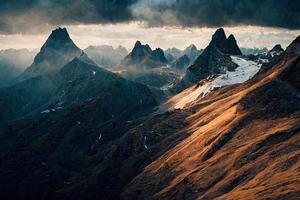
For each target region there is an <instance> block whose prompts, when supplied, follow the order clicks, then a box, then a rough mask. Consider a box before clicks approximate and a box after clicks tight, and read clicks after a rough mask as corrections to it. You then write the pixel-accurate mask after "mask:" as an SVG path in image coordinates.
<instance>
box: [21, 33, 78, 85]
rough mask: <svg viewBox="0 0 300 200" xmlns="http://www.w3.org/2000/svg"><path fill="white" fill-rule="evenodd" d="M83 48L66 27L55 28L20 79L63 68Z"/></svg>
mask: <svg viewBox="0 0 300 200" xmlns="http://www.w3.org/2000/svg"><path fill="white" fill-rule="evenodd" d="M81 52H82V50H81V49H79V48H78V47H77V46H76V45H75V44H74V42H73V41H72V40H71V38H70V36H69V34H68V32H67V30H66V28H58V29H56V30H53V31H52V33H51V34H50V36H49V37H48V39H47V41H46V42H45V44H44V45H43V46H42V48H41V49H40V52H39V53H38V54H37V55H36V56H35V58H34V61H33V63H32V64H31V65H30V66H29V67H28V68H27V69H26V70H25V71H24V72H23V73H22V74H21V75H20V77H18V81H22V80H26V79H28V78H32V77H36V76H39V75H43V74H47V73H49V72H53V71H55V70H58V69H60V68H62V67H63V66H64V65H65V64H67V63H68V62H69V61H71V60H72V59H73V58H75V57H78V56H80V54H81Z"/></svg>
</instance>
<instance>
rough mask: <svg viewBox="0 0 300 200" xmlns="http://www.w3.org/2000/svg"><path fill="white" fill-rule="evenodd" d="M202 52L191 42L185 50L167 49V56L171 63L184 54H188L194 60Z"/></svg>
mask: <svg viewBox="0 0 300 200" xmlns="http://www.w3.org/2000/svg"><path fill="white" fill-rule="evenodd" d="M201 53H202V50H198V49H197V47H196V46H195V45H194V44H191V45H190V46H188V47H186V48H185V49H184V50H180V49H177V48H169V49H167V50H166V51H165V56H166V58H167V60H168V62H169V63H173V62H174V61H175V60H178V59H179V58H180V57H182V56H184V55H186V56H187V57H188V58H189V59H190V60H191V61H194V60H195V59H196V58H197V57H198V56H199V55H200V54H201Z"/></svg>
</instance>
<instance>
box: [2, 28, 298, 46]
mask: <svg viewBox="0 0 300 200" xmlns="http://www.w3.org/2000/svg"><path fill="white" fill-rule="evenodd" d="M57 27H59V26H57ZM57 27H53V28H52V29H55V28H57ZM60 27H66V28H67V30H68V32H69V34H70V37H71V38H72V39H73V41H74V42H75V43H76V44H77V45H78V46H79V47H80V48H81V49H85V48H86V47H88V46H94V45H96V46H97V45H110V46H113V47H114V48H116V47H118V46H119V45H121V46H124V47H126V49H127V50H131V49H132V48H133V45H134V43H135V42H136V41H137V40H140V41H141V42H142V43H147V44H149V45H150V46H151V47H152V48H158V47H160V48H162V49H167V48H172V47H176V48H179V49H184V48H186V47H187V46H188V45H190V44H195V45H196V46H197V47H198V48H205V47H206V45H207V44H208V43H209V41H210V39H211V36H212V34H213V33H214V32H215V30H216V28H206V27H205V28H182V27H168V26H164V27H146V26H144V25H143V24H141V23H137V22H132V23H118V24H106V25H60ZM224 29H225V32H226V34H227V35H229V34H234V36H235V37H236V39H237V42H238V44H239V46H240V47H245V48H263V47H267V48H268V49H270V48H272V47H273V46H274V45H275V44H281V45H282V46H283V47H284V48H285V47H286V46H287V45H288V44H289V43H290V42H291V41H292V40H293V39H295V38H296V37H297V36H298V35H300V30H288V29H283V28H269V27H257V26H236V27H224ZM50 33H51V29H50V30H49V31H48V32H43V33H41V34H37V33H35V34H28V33H26V34H21V33H18V34H0V50H5V49H10V48H12V49H21V48H27V49H39V48H40V47H41V46H42V45H43V43H44V42H45V41H46V39H47V37H48V36H49V35H50Z"/></svg>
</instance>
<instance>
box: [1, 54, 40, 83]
mask: <svg viewBox="0 0 300 200" xmlns="http://www.w3.org/2000/svg"><path fill="white" fill-rule="evenodd" d="M35 55H36V50H28V49H6V50H1V51H0V71H1V74H0V87H4V86H7V85H9V84H10V83H11V82H12V81H13V80H14V79H15V78H16V77H17V76H19V75H20V74H21V73H22V72H23V71H24V70H25V69H26V67H28V66H29V65H30V64H31V63H32V61H33V58H34V56H35Z"/></svg>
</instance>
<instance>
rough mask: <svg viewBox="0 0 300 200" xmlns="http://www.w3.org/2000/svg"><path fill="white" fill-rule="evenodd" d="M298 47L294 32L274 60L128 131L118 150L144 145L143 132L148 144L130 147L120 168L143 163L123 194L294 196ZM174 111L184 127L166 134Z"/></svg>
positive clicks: (299, 131) (299, 112)
mask: <svg viewBox="0 0 300 200" xmlns="http://www.w3.org/2000/svg"><path fill="white" fill-rule="evenodd" d="M299 50H300V36H299V37H298V38H297V39H296V40H295V41H294V42H293V43H292V44H291V45H290V46H289V47H288V48H287V50H286V52H285V53H284V56H283V57H282V58H281V59H280V61H279V62H278V63H277V64H275V65H273V66H272V67H271V68H270V69H269V70H267V71H265V72H263V73H259V74H258V75H257V76H255V77H254V78H253V79H251V80H249V81H247V82H246V83H243V84H239V85H235V86H231V87H224V88H221V89H219V90H216V91H214V92H212V93H211V94H210V95H208V96H206V97H205V98H203V99H198V100H196V101H195V102H194V103H193V104H190V105H189V106H187V107H186V108H185V109H184V110H182V111H179V110H175V111H173V112H171V113H168V117H166V116H164V120H161V119H160V117H161V118H162V117H163V116H156V117H153V118H152V119H151V120H149V122H148V123H145V124H144V125H143V127H140V128H136V129H135V130H132V132H131V134H130V135H128V137H127V138H128V140H131V141H135V142H136V143H134V142H128V141H127V142H126V143H125V142H124V144H122V145H120V148H121V149H122V150H125V149H126V148H128V146H126V145H125V144H127V145H129V144H132V143H134V144H136V145H137V144H140V146H141V148H142V145H143V142H142V141H143V140H142V139H141V138H139V137H138V136H137V135H138V134H142V135H143V136H144V137H145V138H147V140H146V141H147V143H146V145H147V149H146V148H144V150H143V151H142V150H141V151H140V152H138V151H135V152H134V151H131V153H132V156H129V157H127V158H126V160H130V163H134V164H132V165H130V164H129V166H128V165H125V166H126V167H127V169H128V168H130V167H131V166H135V164H137V163H140V162H142V161H144V162H145V164H144V165H143V167H140V168H136V169H137V173H136V174H135V175H132V176H130V175H128V176H129V177H133V178H131V179H130V181H128V183H127V184H126V186H125V187H124V188H123V189H122V195H121V197H122V199H249V200H250V199H297V198H298V197H299V192H300V190H299V187H298V180H299V178H300V177H299V167H300V162H299V141H300V121H299V119H300V106H299V105H300V99H299V92H300V85H299V83H300V77H299V72H300V51H299ZM190 113H192V114H190ZM180 115H182V117H183V118H185V119H186V125H181V126H183V127H180V128H179V129H178V130H174V132H173V133H172V134H166V133H164V132H163V131H162V130H164V129H163V127H164V123H166V122H168V124H176V125H179V123H178V121H177V120H176V117H175V116H177V117H178V118H179V116H180ZM184 116H185V117H184ZM155 118H156V119H155ZM160 120H161V121H162V122H160V123H159V122H158V121H160ZM170 120H171V121H170ZM150 121H151V122H150ZM154 121H156V122H157V123H155V127H156V128H154V129H151V128H153V127H154V126H152V125H151V123H154ZM172 121H173V122H172ZM143 130H151V131H148V132H143ZM159 135H162V136H161V138H159ZM144 144H145V143H144ZM166 146H168V147H166ZM117 149H118V148H117ZM122 150H119V152H121V151H122ZM126 155H128V153H127V154H126ZM150 155H151V158H149V157H150ZM116 157H118V156H117V155H116ZM153 157H154V158H153ZM152 158H153V159H152ZM111 162H113V161H111ZM125 166H124V165H123V167H120V169H124V167H125ZM120 173H121V174H124V173H126V171H125V170H124V171H122V172H120Z"/></svg>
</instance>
